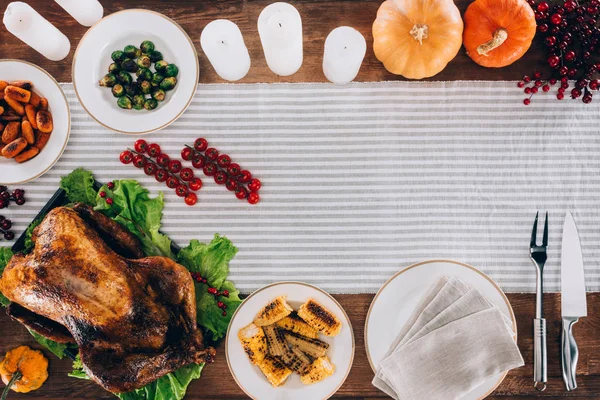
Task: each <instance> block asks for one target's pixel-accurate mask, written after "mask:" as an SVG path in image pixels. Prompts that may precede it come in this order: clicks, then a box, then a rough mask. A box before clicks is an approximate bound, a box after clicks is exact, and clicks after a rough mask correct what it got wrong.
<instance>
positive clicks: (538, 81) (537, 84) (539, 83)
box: [533, 79, 543, 87]
mask: <svg viewBox="0 0 600 400" xmlns="http://www.w3.org/2000/svg"><path fill="white" fill-rule="evenodd" d="M533 84H534V85H535V86H536V87H540V86H542V85H543V82H542V81H541V80H539V79H538V80H536V81H535V82H534V83H533Z"/></svg>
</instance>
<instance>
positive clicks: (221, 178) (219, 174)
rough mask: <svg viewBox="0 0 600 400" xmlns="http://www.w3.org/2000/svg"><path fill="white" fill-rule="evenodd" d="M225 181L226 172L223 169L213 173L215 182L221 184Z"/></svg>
mask: <svg viewBox="0 0 600 400" xmlns="http://www.w3.org/2000/svg"><path fill="white" fill-rule="evenodd" d="M225 182H227V174H226V173H225V172H223V171H219V172H217V173H216V174H215V183H217V184H219V185H223V184H225Z"/></svg>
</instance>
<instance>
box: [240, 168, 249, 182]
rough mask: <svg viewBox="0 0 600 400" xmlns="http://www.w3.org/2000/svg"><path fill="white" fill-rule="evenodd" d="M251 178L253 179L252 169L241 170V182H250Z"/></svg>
mask: <svg viewBox="0 0 600 400" xmlns="http://www.w3.org/2000/svg"><path fill="white" fill-rule="evenodd" d="M250 179H252V174H251V173H250V171H248V170H247V169H245V170H242V171H241V172H240V177H239V179H238V180H239V181H240V182H241V183H248V182H250Z"/></svg>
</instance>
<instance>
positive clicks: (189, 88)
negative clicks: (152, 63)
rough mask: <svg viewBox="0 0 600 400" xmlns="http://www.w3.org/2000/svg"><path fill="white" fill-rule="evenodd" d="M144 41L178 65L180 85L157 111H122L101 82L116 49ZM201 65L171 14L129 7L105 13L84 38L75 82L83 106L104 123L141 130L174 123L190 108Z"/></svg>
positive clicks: (125, 129) (132, 131)
mask: <svg viewBox="0 0 600 400" xmlns="http://www.w3.org/2000/svg"><path fill="white" fill-rule="evenodd" d="M144 40H150V41H152V42H154V44H155V46H156V50H158V51H160V52H161V53H162V54H163V56H164V59H165V60H166V61H167V62H169V63H172V64H175V65H177V66H178V67H179V74H178V75H177V86H175V89H174V90H172V91H169V92H167V97H166V99H165V100H164V101H163V102H160V103H159V105H158V107H157V108H156V109H154V110H152V111H147V110H139V111H136V110H123V109H121V108H119V107H118V106H117V99H115V98H114V97H113V95H112V93H111V90H110V89H109V88H106V87H101V86H99V85H98V81H99V80H100V79H102V77H103V76H104V75H106V73H107V72H108V66H109V65H110V64H111V63H112V62H113V61H112V59H111V58H110V55H111V53H112V52H113V51H114V50H123V48H124V47H125V46H126V45H128V44H132V45H135V46H136V47H139V46H140V44H141V43H142V42H143V41H144ZM199 74H200V66H199V64H198V55H197V53H196V48H195V47H194V43H193V42H192V40H191V39H190V38H189V36H188V35H187V34H186V33H185V31H184V30H183V29H182V28H181V27H180V26H179V25H178V24H177V23H176V22H175V21H173V20H171V19H170V18H167V17H166V16H164V15H162V14H159V13H156V12H153V11H148V10H138V9H134V10H125V11H120V12H117V13H114V14H111V15H108V16H106V17H104V18H103V19H102V20H100V21H99V22H98V23H97V24H95V25H94V26H92V27H91V28H90V29H89V30H88V31H87V33H86V34H85V35H84V36H83V38H81V41H80V42H79V45H78V46H77V50H76V51H75V55H74V56H73V86H74V88H75V93H76V94H77V97H78V98H79V102H80V103H81V105H82V106H83V108H84V109H85V110H86V111H87V112H88V114H90V116H91V117H92V118H94V119H95V120H96V121H97V122H98V123H100V124H101V125H103V126H105V127H107V128H109V129H112V130H114V131H117V132H121V133H129V134H142V133H150V132H154V131H157V130H159V129H162V128H164V127H166V126H168V125H170V124H171V123H173V122H174V121H175V120H176V119H177V118H179V116H181V114H183V112H184V111H185V110H186V109H187V107H188V106H189V104H190V102H191V101H192V98H193V97H194V93H195V92H196V88H197V86H198V77H199Z"/></svg>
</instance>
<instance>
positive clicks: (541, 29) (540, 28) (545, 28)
mask: <svg viewBox="0 0 600 400" xmlns="http://www.w3.org/2000/svg"><path fill="white" fill-rule="evenodd" d="M537 29H538V31H539V32H541V33H545V32H548V24H539V25H538V27H537Z"/></svg>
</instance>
